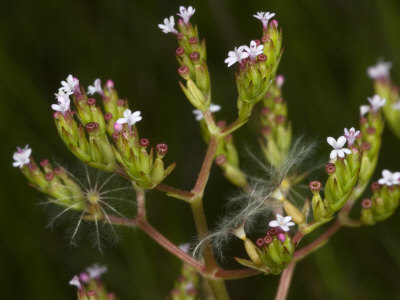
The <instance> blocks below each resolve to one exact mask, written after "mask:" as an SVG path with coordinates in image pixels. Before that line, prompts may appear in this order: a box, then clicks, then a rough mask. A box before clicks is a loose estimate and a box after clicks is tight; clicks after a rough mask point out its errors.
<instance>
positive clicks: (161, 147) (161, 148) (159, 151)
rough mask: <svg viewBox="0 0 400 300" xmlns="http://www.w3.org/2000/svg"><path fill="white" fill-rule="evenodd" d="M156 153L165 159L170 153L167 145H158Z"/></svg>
mask: <svg viewBox="0 0 400 300" xmlns="http://www.w3.org/2000/svg"><path fill="white" fill-rule="evenodd" d="M156 152H157V154H158V155H159V156H161V157H163V156H164V155H165V154H167V152H168V146H167V144H157V145H156Z"/></svg>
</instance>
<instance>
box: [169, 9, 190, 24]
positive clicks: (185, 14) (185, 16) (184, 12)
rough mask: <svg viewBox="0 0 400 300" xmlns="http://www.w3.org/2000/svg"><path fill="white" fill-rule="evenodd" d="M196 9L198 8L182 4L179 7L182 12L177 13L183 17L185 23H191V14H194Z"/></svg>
mask: <svg viewBox="0 0 400 300" xmlns="http://www.w3.org/2000/svg"><path fill="white" fill-rule="evenodd" d="M195 11H196V10H195V9H194V8H193V7H191V6H189V7H188V8H187V9H186V7H184V6H180V7H179V12H180V14H177V15H178V16H180V17H181V18H182V19H183V22H184V23H185V24H187V23H189V19H190V17H191V16H193V14H194V12H195ZM164 22H165V20H164Z"/></svg>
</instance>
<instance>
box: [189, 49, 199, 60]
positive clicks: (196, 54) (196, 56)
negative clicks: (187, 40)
mask: <svg viewBox="0 0 400 300" xmlns="http://www.w3.org/2000/svg"><path fill="white" fill-rule="evenodd" d="M189 57H190V59H191V60H192V61H193V62H195V63H196V62H198V61H199V60H200V53H199V52H197V51H193V52H192V53H190V55H189Z"/></svg>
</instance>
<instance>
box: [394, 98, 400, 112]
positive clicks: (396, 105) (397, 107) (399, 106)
mask: <svg viewBox="0 0 400 300" xmlns="http://www.w3.org/2000/svg"><path fill="white" fill-rule="evenodd" d="M393 109H395V110H400V99H399V101H397V102H396V103H395V104H393Z"/></svg>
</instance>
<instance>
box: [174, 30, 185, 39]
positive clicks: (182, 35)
mask: <svg viewBox="0 0 400 300" xmlns="http://www.w3.org/2000/svg"><path fill="white" fill-rule="evenodd" d="M184 36H185V35H184V34H183V33H182V32H179V33H178V34H177V35H176V38H177V39H178V41H180V40H181V39H183V37H184Z"/></svg>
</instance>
